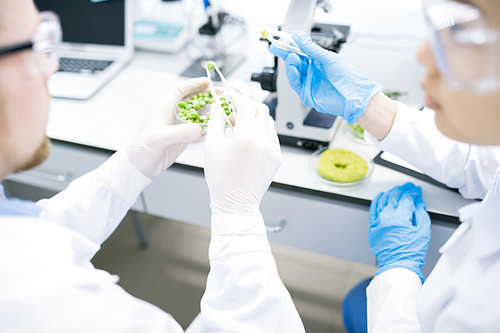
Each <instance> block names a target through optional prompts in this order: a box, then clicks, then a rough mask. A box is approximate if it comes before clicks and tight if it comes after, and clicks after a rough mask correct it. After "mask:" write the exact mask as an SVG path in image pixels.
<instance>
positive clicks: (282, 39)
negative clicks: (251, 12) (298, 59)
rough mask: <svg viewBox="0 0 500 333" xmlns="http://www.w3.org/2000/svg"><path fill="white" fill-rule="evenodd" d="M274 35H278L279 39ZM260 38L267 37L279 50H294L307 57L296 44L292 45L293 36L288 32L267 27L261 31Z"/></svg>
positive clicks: (293, 42)
mask: <svg viewBox="0 0 500 333" xmlns="http://www.w3.org/2000/svg"><path fill="white" fill-rule="evenodd" d="M276 37H278V38H279V39H276ZM262 38H265V39H267V40H268V41H270V42H271V43H272V44H273V45H275V46H276V47H277V48H279V49H281V50H285V51H290V52H294V53H297V54H298V55H301V56H304V57H307V54H305V53H304V52H302V51H301V50H300V49H299V48H298V47H297V46H295V45H293V44H295V41H294V40H293V37H292V35H291V34H290V33H289V32H284V31H274V30H270V31H268V30H267V29H265V30H263V31H262Z"/></svg>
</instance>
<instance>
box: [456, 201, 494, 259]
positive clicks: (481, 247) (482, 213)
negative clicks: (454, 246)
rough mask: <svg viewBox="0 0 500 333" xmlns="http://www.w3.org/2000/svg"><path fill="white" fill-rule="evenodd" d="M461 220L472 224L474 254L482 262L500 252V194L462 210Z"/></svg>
mask: <svg viewBox="0 0 500 333" xmlns="http://www.w3.org/2000/svg"><path fill="white" fill-rule="evenodd" d="M459 214H460V220H461V221H462V222H465V221H468V222H470V225H471V228H472V231H473V233H474V238H473V239H474V240H473V244H472V252H473V254H474V257H475V258H476V259H477V260H482V259H486V258H488V257H490V256H491V255H494V254H496V253H499V252H500V193H497V194H496V195H494V196H492V197H490V198H488V199H486V200H484V201H483V202H479V203H473V204H471V205H468V206H465V207H463V208H461V209H460V211H459Z"/></svg>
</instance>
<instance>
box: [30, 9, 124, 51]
mask: <svg viewBox="0 0 500 333" xmlns="http://www.w3.org/2000/svg"><path fill="white" fill-rule="evenodd" d="M35 3H36V5H37V7H38V9H39V10H40V11H44V10H51V11H53V12H56V13H57V14H58V15H59V18H60V19H61V27H62V31H63V41H64V42H69V43H90V44H105V45H122V46H123V45H125V1H124V0H111V1H100V2H92V1H91V0H35Z"/></svg>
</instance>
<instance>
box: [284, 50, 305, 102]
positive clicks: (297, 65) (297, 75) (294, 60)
mask: <svg viewBox="0 0 500 333" xmlns="http://www.w3.org/2000/svg"><path fill="white" fill-rule="evenodd" d="M285 66H286V77H287V79H288V83H289V84H290V87H291V88H292V89H293V90H294V91H295V92H296V93H297V94H299V95H300V91H301V88H302V86H303V85H304V83H303V81H304V79H305V78H306V76H305V75H302V73H301V72H302V61H301V60H300V58H299V56H298V55H297V54H295V53H290V54H289V55H288V56H287V57H286V61H285Z"/></svg>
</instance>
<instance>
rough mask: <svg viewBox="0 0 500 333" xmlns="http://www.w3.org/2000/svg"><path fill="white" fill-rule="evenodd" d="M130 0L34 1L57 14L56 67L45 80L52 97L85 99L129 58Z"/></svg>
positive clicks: (131, 55)
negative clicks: (59, 34)
mask: <svg viewBox="0 0 500 333" xmlns="http://www.w3.org/2000/svg"><path fill="white" fill-rule="evenodd" d="M132 2H133V1H132V0H119V1H105V2H91V1H79V0H67V1H49V0H36V1H35V4H36V6H37V8H38V9H39V10H40V11H46V10H50V11H54V12H56V13H57V14H58V15H59V17H60V18H61V25H62V30H63V43H62V44H61V47H60V50H59V53H60V54H59V55H60V58H59V70H58V72H57V73H55V74H54V75H52V76H51V78H50V79H49V81H48V82H47V85H48V89H49V92H50V94H51V95H52V96H53V97H62V98H71V99H83V100H84V99H88V98H90V97H92V96H93V95H94V94H95V93H96V92H97V91H99V89H101V88H102V87H103V86H104V85H105V84H106V83H107V82H109V80H111V79H112V78H113V77H114V76H115V75H116V74H117V73H118V72H119V71H120V70H121V69H122V68H123V67H125V66H126V65H127V64H128V63H129V62H130V61H131V60H132V57H133V55H134V40H133V18H132V10H133V8H132ZM89 20H90V21H91V22H92V24H89Z"/></svg>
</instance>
